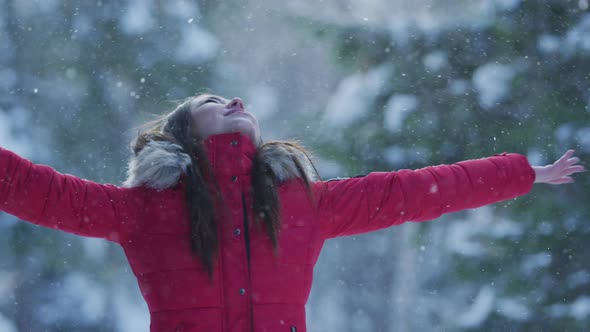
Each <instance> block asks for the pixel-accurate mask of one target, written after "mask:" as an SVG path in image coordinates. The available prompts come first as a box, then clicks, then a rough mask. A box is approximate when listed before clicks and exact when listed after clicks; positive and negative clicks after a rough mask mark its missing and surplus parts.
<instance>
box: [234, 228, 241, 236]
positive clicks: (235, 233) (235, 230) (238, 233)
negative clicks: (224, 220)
mask: <svg viewBox="0 0 590 332" xmlns="http://www.w3.org/2000/svg"><path fill="white" fill-rule="evenodd" d="M240 233H241V231H240V229H239V228H236V229H234V235H235V236H238V235H240Z"/></svg>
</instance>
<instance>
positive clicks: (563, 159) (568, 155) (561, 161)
mask: <svg viewBox="0 0 590 332" xmlns="http://www.w3.org/2000/svg"><path fill="white" fill-rule="evenodd" d="M573 154H574V150H567V152H566V153H564V154H563V156H561V158H559V159H558V160H557V161H556V162H555V164H562V163H563V162H565V161H567V160H568V159H569V158H570V157H571V156H573Z"/></svg>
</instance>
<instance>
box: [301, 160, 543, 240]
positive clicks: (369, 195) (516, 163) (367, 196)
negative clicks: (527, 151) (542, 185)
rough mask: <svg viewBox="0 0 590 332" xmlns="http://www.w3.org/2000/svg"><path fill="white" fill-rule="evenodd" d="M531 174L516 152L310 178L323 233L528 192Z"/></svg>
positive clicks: (425, 216) (355, 230) (424, 216)
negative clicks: (313, 180)
mask: <svg viewBox="0 0 590 332" xmlns="http://www.w3.org/2000/svg"><path fill="white" fill-rule="evenodd" d="M534 179H535V173H534V171H533V169H532V167H531V166H530V164H529V162H528V160H527V159H526V158H525V157H524V156H522V155H519V154H507V153H504V154H501V155H496V156H493V157H489V158H483V159H477V160H467V161H462V162H459V163H456V164H453V165H439V166H431V167H426V168H422V169H419V170H400V171H397V172H375V173H370V174H368V175H366V176H363V177H356V178H348V179H343V180H335V181H324V182H316V183H314V187H313V189H314V195H315V196H316V197H317V199H318V204H317V208H318V211H317V213H318V217H319V221H320V228H321V229H322V232H323V234H324V236H325V238H332V237H336V236H343V235H353V234H359V233H365V232H370V231H373V230H377V229H381V228H385V227H388V226H392V225H398V224H401V223H403V222H406V221H425V220H431V219H434V218H437V217H439V216H440V215H442V214H444V213H449V212H455V211H460V210H464V209H470V208H476V207H480V206H483V205H487V204H491V203H495V202H499V201H503V200H507V199H510V198H514V197H517V196H520V195H524V194H526V193H528V192H529V191H530V190H531V188H532V185H533V182H534Z"/></svg>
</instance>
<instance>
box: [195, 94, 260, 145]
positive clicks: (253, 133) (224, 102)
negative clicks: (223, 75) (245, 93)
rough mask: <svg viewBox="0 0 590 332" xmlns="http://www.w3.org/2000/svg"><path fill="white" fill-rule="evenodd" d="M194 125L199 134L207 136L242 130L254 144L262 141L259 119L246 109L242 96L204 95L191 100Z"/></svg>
mask: <svg viewBox="0 0 590 332" xmlns="http://www.w3.org/2000/svg"><path fill="white" fill-rule="evenodd" d="M190 110H191V116H192V119H193V125H194V128H195V130H196V131H197V133H198V135H199V136H201V137H203V138H206V137H209V136H211V135H216V134H226V133H233V132H240V133H242V134H243V135H245V136H247V137H249V138H250V140H251V141H252V143H254V145H256V146H258V145H260V143H261V142H262V139H261V138H260V127H259V126H258V120H256V118H255V117H254V115H253V114H252V113H250V112H246V111H245V110H244V103H243V102H242V100H241V99H240V98H234V99H231V100H228V99H225V98H222V97H218V96H212V95H203V96H199V97H195V98H193V99H192V100H191V101H190Z"/></svg>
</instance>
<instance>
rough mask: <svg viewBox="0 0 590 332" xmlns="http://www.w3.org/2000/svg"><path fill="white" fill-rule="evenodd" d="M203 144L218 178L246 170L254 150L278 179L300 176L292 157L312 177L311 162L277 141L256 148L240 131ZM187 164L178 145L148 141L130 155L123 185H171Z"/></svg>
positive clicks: (180, 175)
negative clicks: (277, 143)
mask: <svg viewBox="0 0 590 332" xmlns="http://www.w3.org/2000/svg"><path fill="white" fill-rule="evenodd" d="M204 147H205V151H206V153H207V157H208V159H209V162H210V163H211V165H212V166H213V171H214V173H215V176H216V177H217V178H218V179H219V177H225V176H229V177H231V176H233V175H245V174H250V173H251V172H252V166H253V163H254V158H255V157H256V154H257V153H258V154H259V155H260V156H259V157H260V158H261V159H262V160H263V161H264V162H267V163H268V164H269V165H270V168H271V169H272V170H273V172H274V174H275V175H276V177H277V179H278V180H279V182H285V181H287V180H290V179H294V178H299V177H300V174H299V171H298V169H297V167H296V165H295V163H294V161H293V160H294V159H297V160H299V161H300V163H301V164H302V165H303V171H304V173H305V175H306V176H307V178H308V179H310V180H314V179H315V178H316V176H315V170H314V168H313V165H312V163H311V162H310V161H309V160H308V159H307V157H306V156H305V155H304V154H303V153H301V152H300V151H298V150H294V149H288V148H285V147H283V146H280V145H269V146H266V147H265V148H262V149H260V148H257V147H256V146H255V145H254V143H252V141H251V140H250V139H249V138H248V137H247V136H244V135H242V134H240V133H226V134H219V135H213V136H210V137H208V138H206V139H205V141H204ZM190 164H191V158H190V157H189V156H188V155H187V154H186V153H185V152H184V151H183V150H182V148H181V147H180V146H179V145H177V144H174V143H172V142H167V141H151V142H149V143H148V144H146V146H145V147H144V148H143V149H142V150H141V151H140V152H139V153H138V154H137V155H134V156H132V157H131V159H130V161H129V164H128V169H127V180H125V182H124V183H123V186H125V187H140V186H146V187H149V188H153V189H157V190H164V189H167V188H171V187H174V186H175V185H176V184H177V183H178V182H179V181H180V179H181V177H182V175H183V174H185V173H186V171H187V169H188V167H189V166H190Z"/></svg>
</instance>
